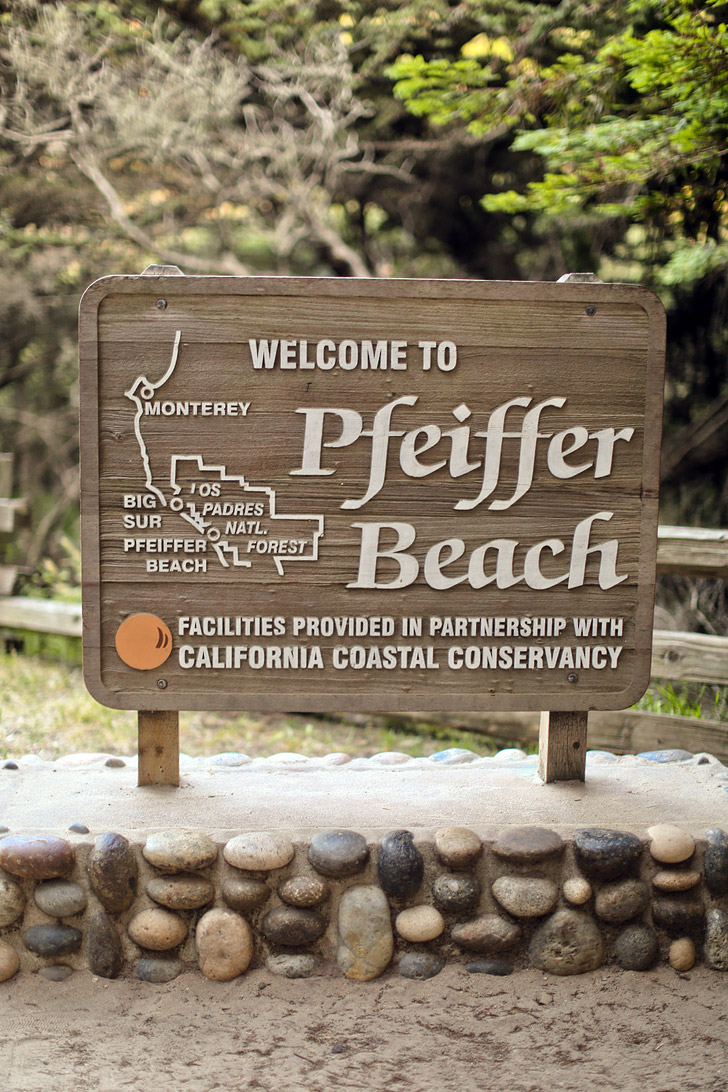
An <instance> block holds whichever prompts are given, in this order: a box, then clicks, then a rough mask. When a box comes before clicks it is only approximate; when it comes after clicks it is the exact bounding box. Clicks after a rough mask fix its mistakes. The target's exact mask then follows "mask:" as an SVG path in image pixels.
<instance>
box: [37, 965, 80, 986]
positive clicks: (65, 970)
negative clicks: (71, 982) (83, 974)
mask: <svg viewBox="0 0 728 1092" xmlns="http://www.w3.org/2000/svg"><path fill="white" fill-rule="evenodd" d="M38 974H39V975H40V976H41V978H45V979H47V981H48V982H65V981H66V979H67V978H70V977H71V975H72V974H73V967H69V966H67V964H65V963H52V964H51V965H50V967H40V968H39V969H38Z"/></svg>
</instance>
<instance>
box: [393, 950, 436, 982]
mask: <svg viewBox="0 0 728 1092" xmlns="http://www.w3.org/2000/svg"><path fill="white" fill-rule="evenodd" d="M444 966H445V964H444V961H443V960H442V959H441V958H440V956H438V955H435V953H434V952H405V954H404V955H403V956H402V958H401V959H400V961H399V963H398V964H397V970H398V971H399V973H400V974H401V975H402V977H403V978H417V979H424V978H434V977H435V975H436V974H439V973H440V971H441V970H442V968H443V967H444Z"/></svg>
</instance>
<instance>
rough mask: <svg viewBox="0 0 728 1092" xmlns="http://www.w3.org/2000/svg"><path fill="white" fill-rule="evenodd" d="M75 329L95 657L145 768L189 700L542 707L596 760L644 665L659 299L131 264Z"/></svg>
mask: <svg viewBox="0 0 728 1092" xmlns="http://www.w3.org/2000/svg"><path fill="white" fill-rule="evenodd" d="M80 330H81V333H80V345H81V350H80V355H81V383H82V392H81V398H82V426H81V429H82V520H83V547H84V561H83V563H84V660H85V668H84V670H85V677H86V681H87V685H88V687H89V689H90V691H91V693H92V694H94V696H95V697H97V698H98V700H99V701H101V702H103V703H104V704H107V705H110V706H113V707H116V708H128V709H137V710H143V711H144V713H143V714H140V770H142V768H143V769H144V771H145V772H144V774H143V775H142V774H141V773H140V781H141V780H142V777H144V778H147V779H148V780H151V781H155V780H156V781H162V782H166V783H169V782H170V781H172V780H174V778H173V775H172V772H171V771H170V769H169V768H167V769H166V771H165V769H164V762H163V756H164V755H165V754H166V753H167V751H168V750H169V748H170V746H171V744H170V740H171V737H172V736H173V735H174V733H175V732H176V720H174V717H173V716H172V714H174V716H176V710H179V709H240V708H248V709H257V710H262V711H276V710H281V711H282V710H288V709H292V708H299V709H300V708H306V709H308V710H311V711H333V710H339V709H342V708H343V709H350V710H352V711H355V710H356V711H370V710H377V709H388V710H391V711H398V710H401V711H408V710H414V709H421V708H423V707H424V708H428V709H430V710H433V711H435V710H450V711H457V710H461V711H464V710H468V711H473V710H484V711H485V710H489V709H494V710H495V709H514V710H515V709H518V710H528V709H541V710H543V709H545V710H548V711H549V712H548V715H547V716H546V719H545V721H544V723H543V725H542V766H541V772H542V776H543V778H544V780H547V781H548V780H554V779H562V778H564V777H582V778H583V774H584V757H585V751H586V714H587V712H588V710H589V709H610V708H624V707H626V706H628V705H630V704H631V703H633V702H634V701H635V700H636V699H637V698H638V697H639V696H640V695H641V693H642V692H643V691H644V689H645V687H646V685H647V682H648V680H649V673H650V647H651V630H652V609H653V595H654V573H655V552H656V526H657V488H658V471H659V451H660V423H661V414H662V382H663V362H664V312H663V310H662V308H661V305H660V304H659V302H658V301H657V299H656V297H655V296H654V295H652V294H651V293H650V292H648V291H646V290H645V289H642V288H639V287H635V286H628V285H603V284H594V283H576V284H574V283H565V284H530V283H505V282H475V281H396V280H392V281H387V280H371V281H365V280H337V279H324V278H322V279H287V278H265V277H261V278H233V277H183V276H174V277H173V276H163V275H151V276H150V275H147V276H141V277H123V276H121V277H106V278H103V279H102V280H100V281H97V282H96V283H95V284H93V285H92V286H91V287H90V288H89V289H88V291H87V292H86V294H85V296H84V298H83V301H82V304H81V327H80ZM162 713H164V714H166V719H164V721H162V718H157V719H154V714H162ZM150 725H151V728H150ZM150 735H151V737H152V738H148V737H149V736H150ZM556 740H558V742H556ZM562 743H565V746H562ZM155 756H156V757H155Z"/></svg>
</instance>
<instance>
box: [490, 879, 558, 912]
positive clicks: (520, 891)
mask: <svg viewBox="0 0 728 1092" xmlns="http://www.w3.org/2000/svg"><path fill="white" fill-rule="evenodd" d="M491 891H492V893H493V898H494V899H495V900H496V902H498V903H500V905H501V906H502V907H503V909H504V910H507V911H508V913H509V914H513V916H514V917H515V918H540V917H543V915H544V914H548V912H549V911H550V910H553V908H554V906H555V905H556V900H557V899H558V897H559V889H558V887H557V886H556V884H555V883H554V882H553V880H546V879H543V878H541V877H539V876H499V877H498V879H497V880H495V881H494V883H493V884H492V886H491Z"/></svg>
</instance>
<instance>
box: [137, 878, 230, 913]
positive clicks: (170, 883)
mask: <svg viewBox="0 0 728 1092" xmlns="http://www.w3.org/2000/svg"><path fill="white" fill-rule="evenodd" d="M146 892H147V894H148V895H149V898H150V899H154V901H155V902H158V903H159V904H160V905H161V906H166V907H167V908H168V909H170V910H199V909H200V907H202V906H207V904H208V903H209V902H212V900H213V898H214V897H215V888H214V887H213V885H212V883H211V882H210V880H208V879H206V878H205V877H204V876H198V875H196V874H195V873H194V872H182V873H180V874H179V875H177V876H154V877H153V878H152V879H151V880H149V881H148V882H147V885H146Z"/></svg>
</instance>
